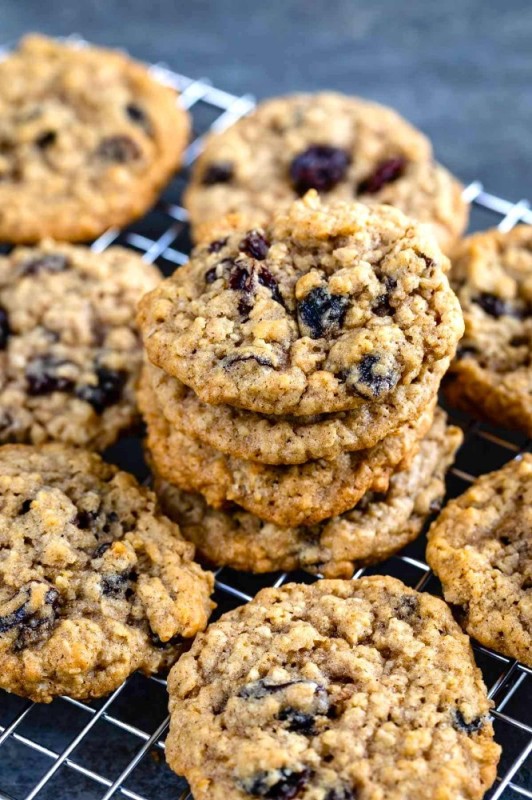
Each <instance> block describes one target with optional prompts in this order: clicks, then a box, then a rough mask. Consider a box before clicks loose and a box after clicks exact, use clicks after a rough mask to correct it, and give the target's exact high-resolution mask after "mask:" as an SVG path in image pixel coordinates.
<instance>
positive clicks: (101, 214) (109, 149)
mask: <svg viewBox="0 0 532 800" xmlns="http://www.w3.org/2000/svg"><path fill="white" fill-rule="evenodd" d="M188 132H189V123H188V117H187V114H186V112H185V111H184V110H182V109H181V108H180V107H179V106H178V103H177V99H176V94H175V92H174V91H173V90H172V89H170V88H168V87H166V86H163V85H162V84H160V83H158V82H157V81H156V80H155V79H154V78H152V77H151V76H150V74H149V72H148V69H147V68H146V67H144V66H142V65H141V64H138V63H136V62H134V61H132V60H131V59H129V58H128V57H126V56H125V55H123V54H121V53H119V52H114V51H112V50H103V49H100V48H95V47H85V46H79V45H74V44H72V43H61V42H59V41H55V40H53V39H47V38H45V37H43V36H38V35H32V36H28V37H26V38H25V39H23V40H22V42H21V44H20V46H19V47H18V48H17V49H16V50H15V51H13V52H12V53H11V54H10V55H8V56H7V57H6V58H5V59H4V60H3V61H1V62H0V240H3V241H8V242H14V243H19V242H21V243H31V242H36V241H39V240H40V239H42V238H46V237H52V238H55V239H61V240H67V241H80V240H87V239H93V238H95V237H97V236H99V235H100V234H101V233H102V232H103V231H104V230H106V229H107V228H109V227H111V226H114V225H116V226H123V225H126V224H127V223H129V222H130V221H132V220H133V219H135V218H136V217H139V216H141V215H142V214H143V213H144V212H145V211H146V210H147V209H148V208H149V207H150V206H151V205H152V204H153V202H154V200H155V199H156V197H157V195H158V192H159V190H160V188H161V187H162V186H163V185H164V184H165V183H166V182H167V181H168V180H169V179H170V177H171V175H172V174H173V172H174V171H175V170H176V169H177V167H178V166H179V164H180V162H181V155H182V152H183V150H184V148H185V146H186V143H187V139H188Z"/></svg>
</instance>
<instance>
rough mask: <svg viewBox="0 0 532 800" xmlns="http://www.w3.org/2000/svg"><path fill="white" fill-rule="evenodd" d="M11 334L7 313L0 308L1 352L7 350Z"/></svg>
mask: <svg viewBox="0 0 532 800" xmlns="http://www.w3.org/2000/svg"><path fill="white" fill-rule="evenodd" d="M10 333H11V330H10V328H9V318H8V316H7V311H6V310H5V308H2V307H1V306H0V350H5V349H6V347H7V341H8V339H9V334H10Z"/></svg>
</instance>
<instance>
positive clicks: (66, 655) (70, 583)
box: [0, 444, 213, 702]
mask: <svg viewBox="0 0 532 800" xmlns="http://www.w3.org/2000/svg"><path fill="white" fill-rule="evenodd" d="M0 520H1V524H0V686H1V687H2V688H4V689H7V690H9V691H12V692H15V693H16V694H20V695H23V696H25V697H30V698H31V699H33V700H37V701H41V702H49V701H50V700H51V699H52V698H53V697H54V696H56V695H58V694H67V695H68V696H70V697H77V698H91V697H98V696H100V695H102V694H106V693H108V692H110V691H112V690H113V689H115V688H116V687H117V686H119V685H120V683H122V681H123V680H124V679H125V678H127V676H128V675H129V674H130V673H131V672H133V671H134V670H136V669H141V670H143V671H144V672H146V673H153V672H157V671H158V670H159V669H161V668H163V667H165V666H169V665H170V664H172V663H173V662H174V661H175V660H176V658H177V657H178V656H179V654H180V653H181V652H182V650H183V649H184V647H185V646H186V640H187V639H190V638H191V637H193V636H194V634H196V633H197V632H198V631H199V630H203V628H205V626H206V624H207V620H208V618H209V614H210V611H211V609H212V603H211V601H210V594H211V592H212V588H213V578H212V575H211V573H208V572H204V571H203V570H202V569H201V568H200V567H199V565H197V564H195V563H194V562H193V561H192V558H193V556H194V547H193V545H191V544H190V543H189V542H185V540H184V539H183V538H182V537H181V535H180V532H179V528H178V527H177V525H176V524H174V523H173V522H171V521H170V520H169V519H167V518H166V517H164V516H163V515H162V514H161V513H160V511H159V509H158V506H157V502H156V498H155V495H154V494H153V493H152V492H150V491H148V490H147V489H144V488H142V487H140V486H139V485H138V483H137V482H136V480H135V479H134V478H133V476H131V475H128V474H127V473H125V472H120V471H119V470H118V469H116V467H113V466H111V465H109V464H106V463H105V462H103V461H102V460H101V459H100V457H99V456H97V455H95V454H91V453H88V452H84V451H82V450H76V449H70V448H66V447H64V446H63V445H58V444H49V445H43V446H42V447H41V448H40V449H37V448H34V447H31V446H28V445H5V446H4V447H2V448H0Z"/></svg>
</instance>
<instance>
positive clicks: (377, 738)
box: [166, 577, 499, 800]
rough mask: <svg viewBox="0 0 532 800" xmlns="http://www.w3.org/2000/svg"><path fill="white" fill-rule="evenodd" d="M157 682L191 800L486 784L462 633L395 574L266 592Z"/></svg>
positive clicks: (484, 732)
mask: <svg viewBox="0 0 532 800" xmlns="http://www.w3.org/2000/svg"><path fill="white" fill-rule="evenodd" d="M168 688H169V692H170V713H171V727H170V733H169V736H168V739H167V742H166V755H167V758H168V761H169V763H170V766H171V767H173V768H174V769H175V770H176V771H177V772H178V773H180V774H182V775H184V776H185V777H186V778H187V779H188V781H189V783H190V785H191V789H192V792H193V794H194V797H195V798H197V800H204V798H210V799H212V800H219V798H227V797H231V798H234V800H237V798H238V800H250V798H257V797H259V798H269V800H287V798H297V799H298V800H355V799H358V798H359V799H360V800H366V799H367V800H369V799H370V798H372V799H373V798H381V797H386V800H407V799H408V800H411V798H413V797H418V798H422V799H423V800H433V798H435V797H437V796H438V797H441V798H449V799H450V798H454V797H464V798H466V797H467V798H468V799H470V800H476V799H477V798H481V797H482V796H483V794H484V792H485V790H486V789H487V788H488V787H489V786H490V785H491V783H492V782H493V780H494V778H495V772H496V764H497V761H498V755H499V747H498V746H497V745H496V744H494V742H493V729H492V725H491V722H490V719H489V710H490V705H491V704H490V701H489V700H488V698H487V696H486V689H485V686H484V684H483V682H482V677H481V674H480V671H479V670H478V668H477V667H476V666H475V663H474V660H473V655H472V652H471V647H470V645H469V641H468V639H467V637H466V636H465V635H464V634H463V633H462V632H461V631H460V628H459V626H458V625H457V624H456V623H455V622H454V620H453V618H452V615H451V613H450V611H449V609H448V608H447V606H446V605H445V604H444V603H443V601H441V600H439V599H437V598H435V597H432V596H430V595H427V594H419V593H417V592H415V591H413V590H412V589H409V588H408V587H406V586H405V585H404V584H402V583H401V582H400V581H397V580H395V579H393V578H389V577H373V578H363V579H361V580H356V581H335V580H334V581H333V580H323V581H318V582H316V583H313V584H312V585H298V584H290V585H287V586H283V587H282V588H280V589H264V590H262V591H261V592H259V594H258V595H257V596H256V598H255V599H254V600H253V601H252V602H251V603H249V604H247V605H245V606H242V607H240V608H238V609H236V610H235V611H232V612H230V613H228V614H225V615H224V616H223V617H222V618H221V619H220V620H219V621H218V622H216V623H214V624H213V625H211V626H210V627H209V628H208V629H207V631H206V632H205V633H204V634H200V635H199V636H198V637H197V639H196V641H195V642H194V644H193V646H192V648H191V650H190V651H189V652H188V653H186V654H185V655H184V656H183V657H182V658H181V659H180V661H179V663H178V664H177V665H176V666H175V667H174V668H173V670H172V672H171V673H170V678H169V684H168ZM442 787H445V791H443V792H442Z"/></svg>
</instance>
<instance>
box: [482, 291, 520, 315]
mask: <svg viewBox="0 0 532 800" xmlns="http://www.w3.org/2000/svg"><path fill="white" fill-rule="evenodd" d="M474 302H475V303H476V304H477V305H479V306H480V307H481V308H482V309H483V310H484V311H485V312H486V314H489V315H490V317H495V319H499V317H502V316H504V315H505V314H508V315H512V314H513V311H512V309H511V308H510V306H509V305H508V304H507V302H506V301H505V300H503V299H502V298H501V297H497V295H495V294H491V293H490V292H481V294H479V295H478V297H475V298H474Z"/></svg>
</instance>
